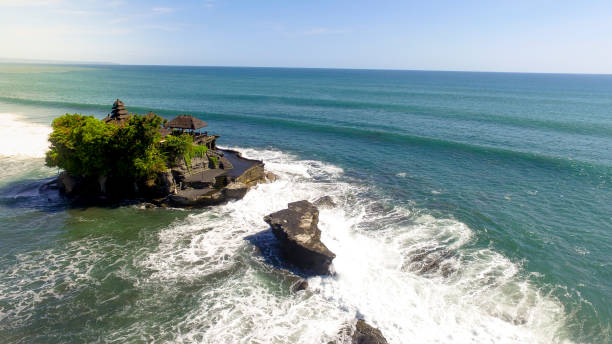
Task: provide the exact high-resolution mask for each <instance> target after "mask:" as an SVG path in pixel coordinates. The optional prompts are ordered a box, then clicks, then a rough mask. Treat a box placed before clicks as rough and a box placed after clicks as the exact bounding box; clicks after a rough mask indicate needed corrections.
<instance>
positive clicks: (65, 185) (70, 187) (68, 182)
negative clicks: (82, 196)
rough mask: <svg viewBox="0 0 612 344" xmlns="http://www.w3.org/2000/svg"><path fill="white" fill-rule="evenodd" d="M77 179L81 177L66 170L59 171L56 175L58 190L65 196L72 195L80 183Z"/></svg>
mask: <svg viewBox="0 0 612 344" xmlns="http://www.w3.org/2000/svg"><path fill="white" fill-rule="evenodd" d="M79 179H81V178H76V177H73V176H71V175H69V174H68V172H62V173H60V175H59V177H57V181H58V183H59V189H60V191H61V192H62V193H64V194H65V195H67V196H71V195H73V194H74V193H75V192H76V190H77V189H78V186H79V184H80V180H79Z"/></svg>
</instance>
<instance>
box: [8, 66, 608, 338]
mask: <svg viewBox="0 0 612 344" xmlns="http://www.w3.org/2000/svg"><path fill="white" fill-rule="evenodd" d="M117 98H120V99H121V100H122V101H123V102H124V103H125V104H126V107H127V109H128V111H130V112H135V113H146V112H148V111H149V110H152V111H154V112H155V113H157V114H159V115H162V116H164V117H167V118H172V117H173V116H175V115H178V114H183V113H188V114H192V115H194V116H197V117H199V118H201V119H203V120H205V121H206V122H208V128H207V130H208V132H209V133H216V134H220V135H221V137H220V139H219V140H218V145H219V146H222V147H228V148H234V149H238V150H240V151H242V152H243V153H244V155H245V156H246V157H249V158H257V159H262V160H263V161H264V162H265V164H266V169H268V170H270V171H272V172H274V173H276V174H277V175H278V176H279V180H278V181H276V182H274V183H269V184H260V185H258V186H257V187H255V188H254V189H252V190H251V191H250V192H249V193H248V194H247V196H246V197H245V198H244V199H242V200H239V201H236V202H231V203H228V204H225V205H220V206H215V207H210V208H205V209H191V210H184V209H148V208H145V207H143V206H141V205H139V204H137V203H126V204H123V205H121V206H117V207H109V208H101V207H87V208H82V207H81V208H78V207H71V206H70V205H69V204H68V203H67V202H66V201H65V200H63V199H62V198H61V197H58V196H57V195H55V194H53V193H40V192H39V191H38V190H39V187H40V186H41V185H42V184H43V183H45V182H46V181H48V180H50V179H51V178H53V177H54V176H56V175H57V174H58V170H57V169H51V168H47V167H45V166H44V153H45V150H46V147H47V142H46V137H47V135H48V134H49V132H50V123H51V121H52V119H53V118H54V117H57V116H60V115H63V114H64V113H76V112H78V113H82V114H92V115H95V116H97V117H99V118H102V117H103V116H105V115H106V114H107V113H109V112H110V109H111V105H112V103H113V101H114V100H115V99H117ZM0 119H1V120H2V121H1V122H0V170H1V171H2V173H0V342H2V343H67V342H74V343H83V342H113V343H124V342H157V343H166V342H178V343H192V342H198V343H328V342H330V341H333V340H334V339H335V338H336V337H337V333H338V331H339V330H340V329H342V328H343V327H344V326H346V324H347V323H350V322H351V321H353V319H355V318H356V317H360V318H363V319H365V320H366V322H368V323H369V324H371V325H373V326H374V327H377V328H379V329H380V330H381V331H382V333H383V335H384V336H385V337H386V338H387V340H388V341H389V343H468V342H469V343H610V341H611V339H612V338H611V334H612V302H611V301H610V300H612V259H611V252H612V237H611V231H612V75H562V74H516V73H476V72H474V73H471V72H429V71H383V70H340V69H286V68H229V67H228V68H225V67H165V66H121V65H116V66H115V65H108V66H66V65H62V66H60V65H10V64H4V65H0ZM324 195H331V196H332V197H333V198H334V199H335V200H336V202H337V203H338V207H336V208H331V209H321V214H320V223H319V227H320V228H321V230H322V241H323V242H324V243H325V244H326V245H327V246H328V247H329V248H330V249H331V250H332V251H333V252H335V253H336V255H337V258H336V259H335V260H334V269H335V271H336V274H335V275H334V276H326V277H311V278H309V280H308V283H309V287H308V289H307V290H304V291H300V292H297V293H293V292H291V291H290V284H291V283H292V281H293V279H292V278H293V277H292V276H291V273H290V272H288V271H286V270H283V269H277V268H276V267H277V266H276V265H274V264H270V261H271V260H272V261H274V259H275V252H276V251H275V249H274V247H275V246H274V238H273V236H272V235H271V234H270V232H269V231H268V227H267V225H266V223H265V222H264V221H263V216H264V215H267V214H268V213H271V212H273V211H276V210H280V209H283V208H285V207H286V205H287V203H289V202H292V201H297V200H301V199H308V200H311V201H312V200H315V199H317V198H318V197H321V196H324ZM262 245H263V246H264V247H270V249H269V250H263V251H261V250H259V249H258V247H260V246H262ZM266 245H267V246H266Z"/></svg>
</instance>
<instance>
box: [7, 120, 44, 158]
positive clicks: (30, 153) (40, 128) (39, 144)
mask: <svg viewBox="0 0 612 344" xmlns="http://www.w3.org/2000/svg"><path fill="white" fill-rule="evenodd" d="M0 118H1V119H2V125H1V126H0V156H6V157H28V158H42V157H44V156H45V152H46V151H47V149H48V147H49V142H48V141H47V138H48V136H49V134H50V133H51V127H50V126H45V125H41V124H36V123H31V122H28V121H25V120H24V119H23V118H21V117H19V116H17V115H15V114H11V113H0Z"/></svg>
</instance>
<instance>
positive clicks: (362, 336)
mask: <svg viewBox="0 0 612 344" xmlns="http://www.w3.org/2000/svg"><path fill="white" fill-rule="evenodd" d="M351 344H387V340H386V339H385V337H384V336H383V335H382V332H380V330H379V329H377V328H375V327H372V326H370V325H368V323H366V322H365V321H363V320H362V319H359V320H357V324H356V325H355V332H353V336H352V338H351Z"/></svg>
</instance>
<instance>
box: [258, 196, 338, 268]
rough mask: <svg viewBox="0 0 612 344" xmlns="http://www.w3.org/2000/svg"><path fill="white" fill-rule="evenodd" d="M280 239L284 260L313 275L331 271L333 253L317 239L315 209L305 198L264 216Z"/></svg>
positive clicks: (319, 234) (317, 218)
mask: <svg viewBox="0 0 612 344" xmlns="http://www.w3.org/2000/svg"><path fill="white" fill-rule="evenodd" d="M264 221H265V222H267V223H268V224H269V225H270V227H271V228H272V232H273V233H274V236H275V237H276V238H277V239H278V240H279V241H280V243H281V248H282V251H283V253H284V255H285V256H286V258H287V260H289V261H290V262H291V263H293V264H295V265H296V266H297V267H299V268H300V269H303V270H305V271H308V272H311V273H314V274H316V275H326V274H329V273H331V271H330V266H331V263H332V260H333V259H334V258H335V257H336V255H335V254H334V253H333V252H332V251H330V250H329V249H328V248H327V247H326V246H325V245H324V244H323V243H322V242H321V230H320V229H319V227H318V223H319V210H318V209H317V208H316V207H315V206H314V205H313V204H312V203H310V202H308V201H297V202H293V203H289V205H288V208H287V209H283V210H281V211H277V212H275V213H272V214H269V215H267V216H265V217H264Z"/></svg>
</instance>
